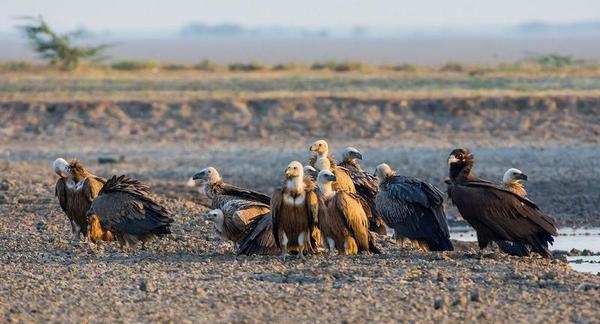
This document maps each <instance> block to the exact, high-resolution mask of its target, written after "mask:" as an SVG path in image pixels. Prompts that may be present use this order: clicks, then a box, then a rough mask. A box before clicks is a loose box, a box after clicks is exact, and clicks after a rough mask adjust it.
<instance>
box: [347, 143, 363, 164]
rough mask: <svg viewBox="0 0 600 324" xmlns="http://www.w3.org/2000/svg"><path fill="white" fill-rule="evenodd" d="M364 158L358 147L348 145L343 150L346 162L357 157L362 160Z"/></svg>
mask: <svg viewBox="0 0 600 324" xmlns="http://www.w3.org/2000/svg"><path fill="white" fill-rule="evenodd" d="M362 158H363V157H362V153H360V151H359V150H358V149H357V148H356V147H352V146H348V147H346V148H345V149H344V151H343V152H342V159H343V160H344V161H345V162H351V161H354V160H356V159H358V160H362Z"/></svg>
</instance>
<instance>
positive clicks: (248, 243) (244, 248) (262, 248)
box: [237, 213, 281, 255]
mask: <svg viewBox="0 0 600 324" xmlns="http://www.w3.org/2000/svg"><path fill="white" fill-rule="evenodd" d="M249 227H250V229H249V230H248V234H246V236H245V237H244V238H243V239H242V240H241V241H240V242H239V246H238V249H237V254H238V255H239V254H243V255H254V254H258V255H279V254H281V249H279V248H278V247H277V244H276V243H275V237H274V236H273V217H272V216H271V214H270V213H269V214H266V215H263V216H259V217H256V218H254V220H253V221H252V223H251V224H250V225H249Z"/></svg>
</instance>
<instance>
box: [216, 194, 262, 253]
mask: <svg viewBox="0 0 600 324" xmlns="http://www.w3.org/2000/svg"><path fill="white" fill-rule="evenodd" d="M269 210H270V209H269V206H268V205H265V204H262V203H258V202H252V201H247V200H241V199H233V200H229V201H228V202H226V203H225V204H224V205H223V206H222V207H221V208H219V209H213V210H211V211H210V212H208V217H209V218H210V219H212V220H213V221H214V222H215V230H216V231H217V233H218V234H219V236H221V238H223V239H224V240H226V241H232V242H233V243H234V244H235V245H236V248H237V243H238V242H239V241H241V240H242V239H243V238H244V237H245V236H246V234H247V233H248V230H249V229H250V224H251V223H252V221H253V220H254V219H255V218H257V217H261V216H264V215H266V214H268V213H269Z"/></svg>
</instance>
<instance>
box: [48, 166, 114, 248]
mask: <svg viewBox="0 0 600 324" xmlns="http://www.w3.org/2000/svg"><path fill="white" fill-rule="evenodd" d="M53 167H54V172H56V174H58V176H59V177H60V178H59V179H58V181H56V186H55V195H56V197H58V203H59V204H60V208H61V209H62V210H63V212H64V213H65V214H66V215H67V218H69V222H70V223H71V232H72V233H73V240H75V241H79V240H80V239H81V234H82V233H83V235H84V236H85V235H87V227H88V221H87V217H86V215H87V212H88V209H89V208H90V206H91V204H92V201H94V199H95V198H96V196H98V193H99V192H100V189H102V187H103V186H104V183H105V182H106V180H105V179H103V178H100V177H97V176H95V175H93V174H92V173H91V172H90V171H88V170H87V169H86V168H85V167H83V165H82V164H81V163H79V162H78V161H75V160H73V161H71V162H70V163H67V161H65V160H64V159H61V158H58V159H56V160H55V161H54V163H53Z"/></svg>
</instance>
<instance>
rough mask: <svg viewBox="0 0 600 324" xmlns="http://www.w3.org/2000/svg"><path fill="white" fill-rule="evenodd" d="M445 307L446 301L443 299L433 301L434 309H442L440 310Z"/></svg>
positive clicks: (437, 298)
mask: <svg viewBox="0 0 600 324" xmlns="http://www.w3.org/2000/svg"><path fill="white" fill-rule="evenodd" d="M444 305H446V301H445V300H444V298H442V297H436V298H435V300H434V301H433V308H434V309H440V308H442V307H444Z"/></svg>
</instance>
